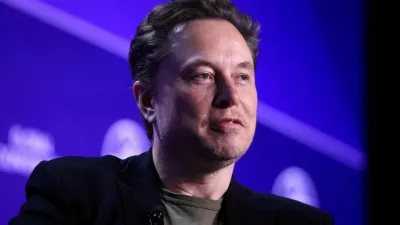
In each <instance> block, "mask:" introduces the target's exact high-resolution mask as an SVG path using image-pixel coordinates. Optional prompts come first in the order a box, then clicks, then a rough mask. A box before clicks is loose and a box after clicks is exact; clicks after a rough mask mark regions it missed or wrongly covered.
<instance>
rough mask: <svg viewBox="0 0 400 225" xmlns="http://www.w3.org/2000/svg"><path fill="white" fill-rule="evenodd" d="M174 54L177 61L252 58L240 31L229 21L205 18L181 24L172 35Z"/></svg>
mask: <svg viewBox="0 0 400 225" xmlns="http://www.w3.org/2000/svg"><path fill="white" fill-rule="evenodd" d="M171 54H172V55H173V56H174V58H175V59H176V60H177V61H178V62H182V63H183V62H184V61H186V60H190V59H191V58H194V57H195V58H200V59H203V60H209V61H213V62H214V63H223V64H227V63H230V64H233V63H240V62H243V61H252V54H251V51H250V49H249V47H248V46H247V43H246V41H245V39H244V38H243V36H242V35H241V34H240V32H239V31H238V30H237V29H236V28H235V27H234V26H233V25H232V24H231V23H229V22H228V21H225V20H218V19H204V20H194V21H190V22H188V23H186V24H184V25H181V26H178V27H177V28H176V29H175V32H174V33H173V34H172V35H171Z"/></svg>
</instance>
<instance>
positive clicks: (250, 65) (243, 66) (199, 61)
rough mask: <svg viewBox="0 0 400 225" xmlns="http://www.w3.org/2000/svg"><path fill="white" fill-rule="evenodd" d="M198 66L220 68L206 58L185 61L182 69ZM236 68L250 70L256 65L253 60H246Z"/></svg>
mask: <svg viewBox="0 0 400 225" xmlns="http://www.w3.org/2000/svg"><path fill="white" fill-rule="evenodd" d="M198 66H207V67H211V68H218V66H217V65H215V64H214V63H212V62H210V61H207V60H204V59H194V60H189V61H188V62H186V63H184V64H183V65H182V67H181V71H186V70H188V69H190V68H193V67H198ZM236 68H240V69H248V70H254V65H253V63H252V62H249V61H244V62H241V63H239V64H237V65H236Z"/></svg>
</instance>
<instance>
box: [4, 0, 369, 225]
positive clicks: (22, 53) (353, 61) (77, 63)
mask: <svg viewBox="0 0 400 225" xmlns="http://www.w3.org/2000/svg"><path fill="white" fill-rule="evenodd" d="M10 2H14V4H12V3H10ZM28 2H29V1H28V0H27V1H9V0H7V1H6V0H0V32H1V36H0V37H1V41H0V144H2V145H3V146H9V145H10V140H9V132H10V128H11V127H12V126H13V125H15V124H19V125H21V126H23V127H28V128H33V129H38V130H41V131H44V132H46V133H48V134H49V135H50V136H51V137H52V143H54V149H55V150H54V152H55V155H57V156H68V155H80V156H100V155H101V148H102V142H103V139H104V135H105V133H106V132H107V130H108V129H109V127H110V125H111V124H113V123H114V122H115V121H117V120H119V119H122V118H130V119H132V120H134V121H136V122H138V123H139V124H141V119H140V117H139V112H138V110H137V108H136V105H135V101H134V98H133V95H132V92H131V90H130V85H131V84H132V81H131V77H130V73H129V66H128V63H127V60H126V57H124V56H123V55H124V54H123V53H124V52H123V51H122V53H121V54H120V55H118V54H115V53H113V52H110V51H109V49H107V48H104V47H102V46H101V45H98V44H93V41H91V40H93V38H92V39H91V40H84V39H82V38H80V37H79V35H77V34H76V33H74V32H67V31H66V30H65V29H63V28H62V27H63V26H62V25H60V23H59V24H58V25H57V24H52V25H50V24H48V23H49V21H46V19H42V20H41V19H37V18H36V17H34V16H32V15H29V14H30V13H29V12H26V11H25V12H23V10H21V8H18V7H22V6H24V4H25V3H28ZM38 2H39V3H41V4H43V5H45V6H51V7H54V9H55V10H57V12H59V11H61V12H66V13H69V14H70V15H73V16H74V17H75V18H78V19H79V20H81V21H86V22H89V23H91V25H92V26H94V27H99V28H102V29H104V30H105V31H107V32H109V33H111V34H113V35H116V36H118V37H120V38H121V39H122V40H123V42H125V43H128V42H129V41H130V39H131V38H132V36H133V35H134V32H135V29H136V26H137V25H138V23H139V22H140V20H141V19H142V18H143V17H144V16H145V15H146V14H147V13H148V12H149V11H150V10H151V9H152V8H153V7H154V6H156V5H157V4H158V3H161V2H164V1H155V0H151V1H147V2H145V3H144V1H128V0H118V1H117V0H113V1H94V0H85V1H72V0H70V1H67V0H45V1H38ZM233 2H234V3H236V4H237V5H238V6H239V8H240V9H242V10H244V11H246V12H249V13H250V14H251V15H252V16H253V17H254V18H255V19H256V20H258V21H259V22H260V23H261V26H262V29H261V45H260V55H259V58H258V60H259V63H258V65H259V67H258V69H257V71H256V73H257V87H258V92H259V100H260V102H261V104H265V105H267V106H268V107H272V108H274V109H276V110H278V112H279V113H282V114H284V115H287V116H290V118H293V119H295V120H296V121H300V122H301V123H302V124H305V125H306V126H307V127H312V128H313V129H317V130H319V131H320V132H322V133H323V134H324V135H326V136H328V137H330V138H334V140H335V143H342V144H344V143H345V144H346V145H348V148H345V150H343V148H337V149H335V148H334V149H333V153H327V152H326V150H324V149H323V148H319V147H315V146H314V147H313V146H310V145H309V144H307V143H306V142H304V140H305V139H308V140H309V141H310V140H311V142H312V141H314V139H313V138H315V137H314V136H312V134H309V133H307V132H300V131H299V133H301V134H302V136H301V138H298V136H295V137H294V136H291V135H288V133H290V132H286V131H285V130H290V129H300V128H298V127H294V126H289V125H287V123H286V122H285V121H286V120H284V119H282V120H279V121H276V123H277V124H278V125H277V126H280V127H281V128H282V127H283V129H278V128H276V127H274V126H271V124H269V123H268V122H265V121H268V118H269V113H270V112H269V111H268V110H260V111H259V118H260V120H259V122H258V124H257V131H256V135H255V139H254V142H253V144H252V146H251V148H250V150H249V152H248V153H247V154H246V155H245V156H244V157H243V158H242V159H241V160H240V161H239V162H238V164H237V167H236V170H235V176H237V179H238V180H239V181H241V182H242V183H243V184H245V185H247V186H249V187H250V188H252V189H254V190H256V191H261V192H271V189H272V186H273V183H274V180H275V179H276V177H277V176H278V174H279V173H280V172H281V171H283V170H284V169H286V168H288V167H292V166H296V167H300V168H302V169H303V170H304V171H306V172H307V173H308V175H309V176H310V177H311V179H312V181H313V183H314V185H315V188H316V190H317V193H318V199H319V200H318V201H319V206H318V207H320V208H322V209H324V210H328V211H330V212H331V214H332V215H333V217H334V219H335V222H336V224H337V225H362V224H366V221H365V220H364V216H365V215H364V213H365V196H364V194H365V193H364V191H365V187H364V170H365V159H364V158H363V157H364V154H365V150H364V148H365V146H364V136H363V133H364V132H363V130H364V124H363V120H364V115H365V113H364V90H363V87H364V79H365V77H364V72H365V71H363V69H364V48H363V47H364V30H363V28H364V4H365V3H364V2H363V1H360V0H352V1H345V0H336V1H333V0H325V1H317V0H303V1H301V0H281V1H269V0H268V1H262V0H254V1H245V0H236V1H233ZM28 5H29V4H28ZM35 7H36V8H39V6H38V5H35V6H32V5H31V6H29V7H28V8H30V9H31V10H32V9H34V8H35ZM58 10H59V11H58ZM39 12H40V10H39ZM48 12H49V11H46V12H45V11H43V13H48ZM55 12H56V11H54V14H57V13H55ZM49 15H50V14H49ZM81 32H84V31H81ZM94 38H101V37H94ZM110 43H111V44H110ZM109 45H111V46H113V45H112V41H110V42H109ZM116 45H117V44H116ZM125 51H126V53H127V51H128V49H126V50H125ZM121 55H122V56H121ZM126 56H127V55H126ZM262 118H267V119H262ZM285 124H286V125H285ZM301 129H303V128H301ZM304 129H306V128H304ZM311 133H313V132H311ZM314 133H315V132H314ZM324 140H325V139H324ZM324 140H322V139H321V140H315V141H320V142H322V143H325V144H329V143H328V142H326V141H324ZM0 146H1V145H0ZM346 149H347V150H346ZM349 149H350V150H352V151H353V150H354V152H355V153H356V154H355V153H354V152H350V153H348V150H349ZM8 151H12V150H11V148H9V150H8ZM22 151H24V150H22ZM26 151H27V152H28V151H29V150H26ZM0 153H1V148H0ZM3 153H4V152H3ZM4 155H5V154H3V155H1V154H0V165H1V163H3V167H4V168H5V167H6V166H5V165H6V164H5V161H6V160H7V156H4ZM356 156H360V160H355V158H356ZM349 162H350V163H349ZM1 168H2V167H1V166H0V184H1V185H0V199H1V203H0V204H1V209H0V212H1V213H0V224H6V223H7V221H8V220H9V218H10V217H11V216H14V215H16V214H17V213H18V211H19V208H20V206H21V204H22V203H23V201H24V198H25V194H24V185H25V182H26V180H27V175H26V174H21V173H18V172H16V170H15V171H14V170H12V169H11V170H7V169H4V168H3V172H1Z"/></svg>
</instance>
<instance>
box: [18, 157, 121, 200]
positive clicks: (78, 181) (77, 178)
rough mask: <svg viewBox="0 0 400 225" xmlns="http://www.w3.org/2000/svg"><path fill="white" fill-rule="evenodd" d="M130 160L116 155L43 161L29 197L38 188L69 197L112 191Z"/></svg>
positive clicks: (35, 172)
mask: <svg viewBox="0 0 400 225" xmlns="http://www.w3.org/2000/svg"><path fill="white" fill-rule="evenodd" d="M124 163H126V161H125V160H121V159H119V158H117V157H114V156H102V157H76V156H74V157H60V158H56V159H52V160H49V161H42V162H41V163H39V164H38V165H37V166H36V167H35V169H34V170H33V171H32V173H31V175H30V177H29V179H28V182H27V184H26V192H27V196H30V195H31V194H36V190H41V191H42V192H44V193H49V194H50V193H51V194H52V195H55V194H57V193H58V194H60V193H63V195H68V196H65V197H66V198H71V199H81V198H87V197H92V198H93V197H95V195H100V194H101V193H109V191H110V189H112V188H114V187H115V183H116V182H117V179H118V173H119V171H120V168H121V166H123V164H124Z"/></svg>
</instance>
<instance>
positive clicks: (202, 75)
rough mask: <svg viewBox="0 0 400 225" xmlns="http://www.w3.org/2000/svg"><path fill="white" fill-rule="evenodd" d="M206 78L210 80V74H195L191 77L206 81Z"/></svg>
mask: <svg viewBox="0 0 400 225" xmlns="http://www.w3.org/2000/svg"><path fill="white" fill-rule="evenodd" d="M208 78H211V76H210V74H208V73H199V74H195V75H193V76H192V79H202V80H206V79H208Z"/></svg>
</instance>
